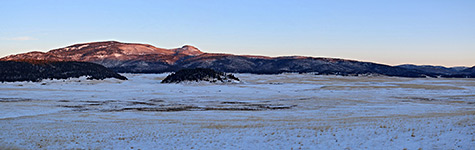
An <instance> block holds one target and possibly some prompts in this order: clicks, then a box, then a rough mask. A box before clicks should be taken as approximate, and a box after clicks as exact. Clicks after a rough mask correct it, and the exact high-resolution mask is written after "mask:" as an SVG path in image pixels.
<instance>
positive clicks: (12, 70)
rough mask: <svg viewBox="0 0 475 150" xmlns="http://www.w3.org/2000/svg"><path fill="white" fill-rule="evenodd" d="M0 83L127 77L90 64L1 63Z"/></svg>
mask: <svg viewBox="0 0 475 150" xmlns="http://www.w3.org/2000/svg"><path fill="white" fill-rule="evenodd" d="M0 68H1V69H0V82H15V81H33V82H38V81H41V80H43V79H68V78H78V77H81V76H87V77H88V79H98V80H102V79H106V78H117V79H120V80H127V78H126V77H124V76H121V75H119V74H117V73H116V72H114V71H112V70H110V69H107V68H106V67H104V66H101V65H98V64H94V63H89V62H56V61H55V62H50V61H38V60H34V61H22V62H16V61H0Z"/></svg>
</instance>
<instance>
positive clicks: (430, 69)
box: [397, 64, 467, 75]
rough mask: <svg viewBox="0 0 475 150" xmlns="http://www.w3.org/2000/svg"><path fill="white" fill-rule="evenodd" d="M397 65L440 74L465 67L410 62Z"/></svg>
mask: <svg viewBox="0 0 475 150" xmlns="http://www.w3.org/2000/svg"><path fill="white" fill-rule="evenodd" d="M397 67H402V68H406V69H413V70H419V71H425V72H432V73H436V74H442V75H450V74H456V73H458V72H460V71H462V70H464V69H467V67H453V68H447V67H444V66H430V65H412V64H404V65H399V66H397Z"/></svg>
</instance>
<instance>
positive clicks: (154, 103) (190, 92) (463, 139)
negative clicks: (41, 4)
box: [0, 74, 475, 149]
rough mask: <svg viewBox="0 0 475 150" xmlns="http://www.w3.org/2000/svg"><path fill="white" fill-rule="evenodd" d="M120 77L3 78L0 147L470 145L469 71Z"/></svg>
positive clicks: (473, 139)
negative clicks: (213, 79)
mask: <svg viewBox="0 0 475 150" xmlns="http://www.w3.org/2000/svg"><path fill="white" fill-rule="evenodd" d="M124 75H125V76H127V77H128V78H129V80H127V81H121V80H116V79H107V80H92V81H91V80H85V78H84V77H83V78H79V79H69V80H45V81H43V82H40V83H32V82H13V83H0V104H1V105H0V129H2V132H0V149H4V148H17V149H76V148H79V149H292V148H293V149H299V148H301V149H404V148H407V149H419V148H421V149H472V147H475V136H474V133H475V80H474V79H435V78H421V79H412V78H397V77H344V76H320V75H319V76H316V75H312V74H280V75H252V74H237V75H235V76H236V77H238V78H240V79H241V80H242V82H241V83H227V84H224V83H223V84H209V83H203V82H200V83H191V82H189V83H184V84H160V81H161V80H162V79H164V78H165V77H166V76H167V75H168V74H124ZM255 106H259V107H258V108H260V109H258V110H257V111H238V110H236V109H235V108H245V107H253V108H254V107H255ZM260 106H263V107H260ZM281 106H282V107H283V106H285V107H289V108H285V109H284V108H283V109H270V108H273V107H281ZM158 108H160V109H158ZM178 108H179V109H178ZM187 108H192V109H187ZM217 108H219V109H217ZM144 110H146V111H144ZM164 110H169V111H164Z"/></svg>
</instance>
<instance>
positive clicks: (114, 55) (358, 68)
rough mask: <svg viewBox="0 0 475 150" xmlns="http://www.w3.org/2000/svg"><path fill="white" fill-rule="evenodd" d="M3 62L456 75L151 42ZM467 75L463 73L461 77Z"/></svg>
mask: <svg viewBox="0 0 475 150" xmlns="http://www.w3.org/2000/svg"><path fill="white" fill-rule="evenodd" d="M0 60H15V61H21V60H54V61H83V62H93V63H97V64H101V65H104V66H105V67H107V68H109V69H112V70H114V71H117V72H132V73H162V72H174V71H177V70H180V69H184V68H210V69H214V70H217V71H221V72H234V73H257V74H275V73H283V72H299V73H306V72H312V73H315V74H339V75H358V74H381V75H387V76H401V77H426V76H430V77H437V76H448V75H452V74H450V73H449V72H450V71H449V72H446V71H444V69H434V68H433V69H430V68H429V69H415V68H411V67H407V66H389V65H383V64H376V63H371V62H360V61H354V60H346V59H336V58H315V57H302V56H287V57H267V56H249V55H233V54H218V53H205V52H202V51H200V50H199V49H198V48H196V47H193V46H190V45H185V46H183V47H180V48H174V49H164V48H157V47H154V46H152V45H148V44H136V43H121V42H116V41H106V42H93V43H83V44H76V45H72V46H68V47H65V48H59V49H54V50H51V51H49V52H46V53H44V52H29V53H24V54H18V55H11V56H7V57H4V58H1V59H0ZM457 73H461V71H458V72H457ZM465 74H466V73H463V74H462V75H461V77H462V76H463V75H465Z"/></svg>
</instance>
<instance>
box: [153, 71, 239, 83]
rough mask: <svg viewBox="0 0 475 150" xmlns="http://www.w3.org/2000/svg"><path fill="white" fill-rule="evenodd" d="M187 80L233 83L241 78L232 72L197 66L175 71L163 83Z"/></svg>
mask: <svg viewBox="0 0 475 150" xmlns="http://www.w3.org/2000/svg"><path fill="white" fill-rule="evenodd" d="M185 81H193V82H199V81H206V82H211V83H216V82H220V83H232V82H239V79H238V78H236V77H235V76H234V75H232V74H226V73H224V72H219V71H215V70H213V69H205V68H196V69H182V70H179V71H177V72H175V73H172V74H170V75H168V76H167V77H166V78H165V79H164V80H162V83H180V82H185Z"/></svg>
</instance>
